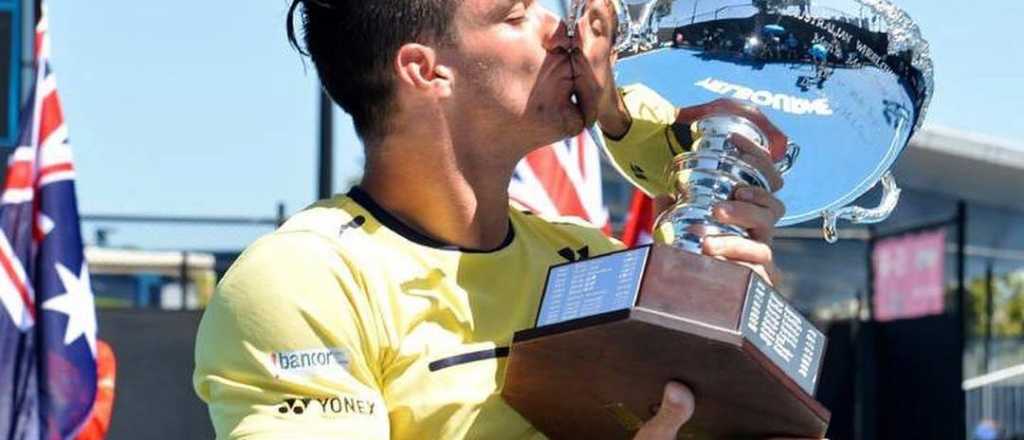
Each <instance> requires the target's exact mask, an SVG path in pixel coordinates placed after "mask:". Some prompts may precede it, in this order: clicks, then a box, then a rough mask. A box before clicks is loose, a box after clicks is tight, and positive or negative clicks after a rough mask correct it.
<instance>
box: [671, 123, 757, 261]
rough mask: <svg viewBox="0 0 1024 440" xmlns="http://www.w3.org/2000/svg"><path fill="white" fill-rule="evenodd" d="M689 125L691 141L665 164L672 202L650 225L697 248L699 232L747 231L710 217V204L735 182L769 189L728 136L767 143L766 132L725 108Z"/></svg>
mask: <svg viewBox="0 0 1024 440" xmlns="http://www.w3.org/2000/svg"><path fill="white" fill-rule="evenodd" d="M690 130H691V132H692V134H693V139H694V141H693V146H692V148H691V149H690V151H688V152H686V153H681V154H679V155H677V156H676V157H675V158H674V159H673V161H672V164H671V165H670V166H671V167H672V170H671V171H670V176H671V179H672V181H673V182H674V186H675V196H676V203H675V205H674V206H672V207H671V208H670V209H668V210H667V211H665V213H663V214H662V215H661V216H660V217H659V218H658V220H657V222H656V225H657V226H656V228H657V229H658V230H662V231H664V229H663V228H671V229H670V230H671V244H672V246H674V247H676V248H678V249H682V250H684V251H687V252H691V253H695V254H700V253H702V251H701V243H702V242H703V240H704V237H707V236H713V235H733V236H740V237H748V234H747V231H746V230H744V229H743V228H740V227H737V226H734V225H729V224H725V223H722V222H720V221H718V220H717V219H715V217H714V215H713V213H712V208H713V207H714V206H715V204H717V203H719V202H722V201H725V200H729V198H730V197H731V196H732V193H733V191H734V190H735V189H736V188H737V187H738V186H741V185H750V186H756V187H759V188H763V189H766V190H769V191H770V187H769V184H768V179H767V178H765V177H764V175H763V174H762V173H761V172H760V171H758V170H757V168H754V167H753V166H752V165H750V164H748V163H746V162H745V161H743V160H742V159H740V152H739V150H738V149H737V147H736V146H735V145H734V144H733V143H732V141H731V140H730V136H731V135H733V134H738V135H741V136H743V137H745V138H747V139H749V140H751V141H752V142H754V143H755V144H756V145H758V146H759V147H761V148H763V149H765V150H767V149H768V146H767V145H768V138H767V136H765V134H764V132H762V131H761V129H759V128H758V127H757V126H756V125H755V124H754V123H753V122H751V121H750V120H748V119H746V118H743V117H740V116H736V115H729V114H716V115H711V116H708V117H705V118H703V119H700V120H697V121H695V122H694V123H693V124H692V125H691V126H690Z"/></svg>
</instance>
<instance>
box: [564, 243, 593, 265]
mask: <svg viewBox="0 0 1024 440" xmlns="http://www.w3.org/2000/svg"><path fill="white" fill-rule="evenodd" d="M558 255H561V256H562V258H565V259H566V260H569V261H579V260H586V259H587V258H590V247H589V246H583V247H581V248H579V249H576V250H575V251H573V250H572V248H569V247H564V248H561V249H559V250H558Z"/></svg>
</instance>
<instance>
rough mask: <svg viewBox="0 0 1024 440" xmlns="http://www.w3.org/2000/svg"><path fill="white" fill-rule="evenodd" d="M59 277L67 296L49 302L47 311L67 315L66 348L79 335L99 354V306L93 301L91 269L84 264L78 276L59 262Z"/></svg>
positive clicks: (46, 307) (44, 305) (94, 353)
mask: <svg viewBox="0 0 1024 440" xmlns="http://www.w3.org/2000/svg"><path fill="white" fill-rule="evenodd" d="M57 275H58V276H59V277H60V281H61V283H62V284H64V293H61V294H59V295H57V296H55V297H53V298H50V299H48V300H46V302H44V303H43V308H44V309H49V310H53V311H56V312H60V313H63V314H65V315H68V326H67V330H66V331H65V332H64V345H71V343H72V342H75V340H76V339H78V338H79V336H85V341H86V342H87V343H88V344H89V350H91V351H92V354H93V356H95V355H96V307H95V305H93V302H92V287H91V286H90V285H89V270H88V268H87V266H86V264H85V263H84V262H83V263H82V271H81V274H79V275H78V276H75V274H74V273H72V272H71V270H69V269H68V268H66V267H64V265H63V264H60V263H57Z"/></svg>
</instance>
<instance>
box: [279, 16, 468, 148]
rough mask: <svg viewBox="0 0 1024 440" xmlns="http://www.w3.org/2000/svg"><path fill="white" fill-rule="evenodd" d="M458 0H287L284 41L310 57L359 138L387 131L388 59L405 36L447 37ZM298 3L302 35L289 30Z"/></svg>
mask: <svg viewBox="0 0 1024 440" xmlns="http://www.w3.org/2000/svg"><path fill="white" fill-rule="evenodd" d="M458 3H461V0H292V4H291V7H290V8H288V22H287V28H288V41H289V42H290V43H291V44H292V46H293V47H295V49H296V50H298V51H299V53H301V54H303V55H307V56H309V57H310V59H312V60H313V64H314V65H315V66H316V70H317V73H318V74H319V76H320V82H321V84H322V85H323V88H324V90H325V91H326V92H327V94H328V95H330V96H331V99H333V100H334V102H336V103H338V105H340V106H341V108H342V109H344V110H345V111H346V112H348V113H349V114H350V115H352V121H353V122H354V123H355V127H356V132H357V133H358V134H359V136H360V137H361V138H362V139H363V141H364V142H367V141H370V140H376V139H379V138H381V137H383V135H385V134H386V133H387V132H388V127H387V121H388V117H389V113H390V111H391V109H392V102H391V101H392V95H393V94H394V79H393V73H392V71H391V61H392V59H394V56H395V53H396V52H397V51H398V48H399V47H401V46H402V45H403V44H406V43H411V42H419V43H425V44H426V43H431V42H438V43H446V42H451V41H452V38H453V37H452V35H453V33H452V32H451V30H450V26H451V23H452V17H453V16H454V14H455V9H456V7H457V6H458ZM300 5H301V6H302V8H301V17H300V18H301V25H302V41H303V43H304V44H303V46H304V47H305V50H303V47H302V46H300V45H299V42H298V38H297V37H296V32H295V17H294V15H295V11H296V10H299V6H300Z"/></svg>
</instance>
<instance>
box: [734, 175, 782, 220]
mask: <svg viewBox="0 0 1024 440" xmlns="http://www.w3.org/2000/svg"><path fill="white" fill-rule="evenodd" d="M733 199H736V200H739V201H742V202H750V203H753V204H755V205H758V206H763V207H765V208H768V209H770V210H771V211H772V213H774V214H775V217H776V218H775V222H777V221H778V220H779V219H780V218H782V216H784V215H786V205H784V204H783V203H782V200H779V199H778V197H775V196H774V195H772V193H770V192H768V191H765V189H764V188H758V187H756V186H749V185H744V186H740V187H739V188H736V191H735V192H734V193H733ZM775 222H772V224H775Z"/></svg>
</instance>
